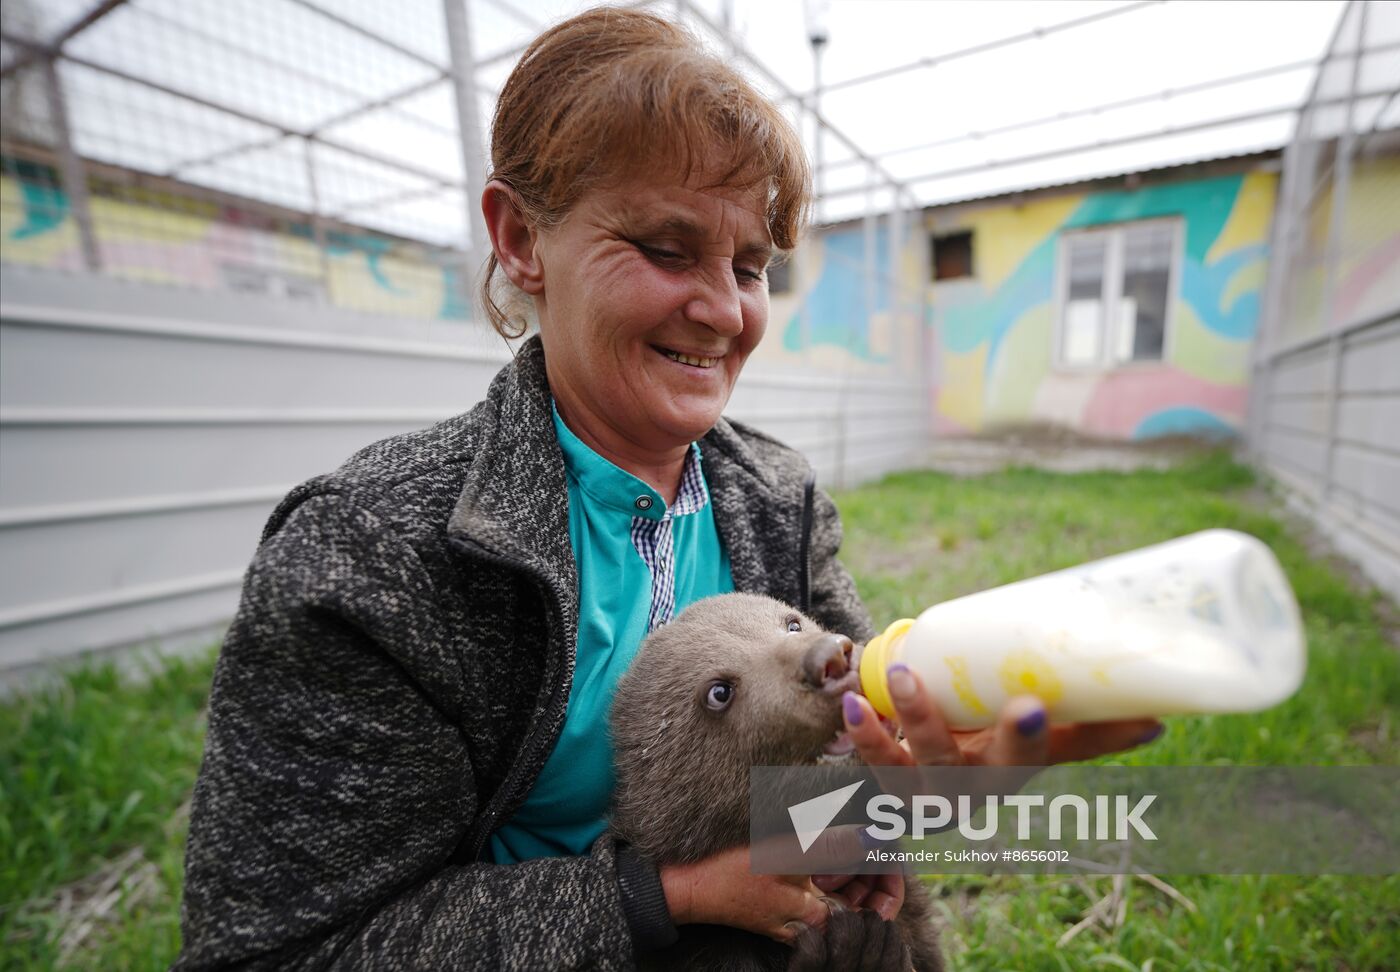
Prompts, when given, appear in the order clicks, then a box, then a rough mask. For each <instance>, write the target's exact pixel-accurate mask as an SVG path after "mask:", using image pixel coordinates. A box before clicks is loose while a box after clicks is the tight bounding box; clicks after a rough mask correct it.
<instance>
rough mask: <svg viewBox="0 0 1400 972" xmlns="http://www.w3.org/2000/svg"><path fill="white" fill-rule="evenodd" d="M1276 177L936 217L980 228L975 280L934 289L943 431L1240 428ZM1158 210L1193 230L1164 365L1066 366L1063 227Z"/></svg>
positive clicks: (932, 223) (1102, 432) (933, 227)
mask: <svg viewBox="0 0 1400 972" xmlns="http://www.w3.org/2000/svg"><path fill="white" fill-rule="evenodd" d="M1275 183H1276V178H1275V176H1274V175H1273V174H1272V173H1268V172H1260V171H1254V172H1248V173H1240V174H1234V175H1226V176H1219V177H1213V178H1200V179H1194V180H1185V181H1178V182H1171V183H1165V184H1159V185H1149V186H1144V187H1141V188H1138V189H1132V190H1123V191H1112V192H1089V193H1085V192H1068V193H1065V194H1063V195H1046V196H1041V197H1039V198H1035V199H1032V200H1030V201H1028V202H1025V203H1021V204H1007V203H998V204H994V205H987V206H964V207H955V208H954V207H950V208H947V209H943V210H934V211H932V212H930V213H929V214H928V227H929V229H930V231H932V232H935V233H938V234H943V233H947V232H951V231H954V230H960V229H967V230H971V231H972V233H973V250H974V266H975V277H974V279H972V280H970V281H966V282H954V283H951V284H949V283H939V284H935V285H933V286H932V287H931V291H930V305H931V324H932V328H933V344H934V352H933V357H934V361H933V367H932V374H933V377H932V382H933V385H934V389H933V409H934V427H935V434H942V435H966V434H975V433H983V432H988V431H994V430H996V429H998V428H1004V427H1009V426H1019V425H1027V424H1034V425H1039V424H1051V425H1055V426H1062V427H1066V428H1069V429H1073V430H1075V431H1077V432H1080V433H1083V434H1086V435H1091V436H1096V437H1104V438H1110V439H1145V438H1152V437H1156V436H1161V435H1175V434H1186V435H1208V436H1233V435H1235V434H1237V433H1238V432H1239V431H1240V429H1241V427H1242V425H1243V422H1244V416H1245V405H1246V398H1247V394H1248V383H1249V362H1250V344H1251V341H1252V339H1253V337H1254V333H1255V328H1256V326H1257V323H1258V316H1259V305H1260V299H1261V290H1262V286H1263V283H1264V278H1265V267H1266V260H1267V240H1268V234H1269V226H1270V219H1271V216H1272V212H1273V205H1274V193H1275ZM1160 217H1175V218H1177V219H1178V220H1180V222H1181V226H1182V232H1181V236H1182V238H1181V239H1180V240H1179V241H1178V245H1179V246H1180V248H1181V252H1180V253H1179V256H1178V260H1179V272H1178V273H1177V274H1176V283H1175V291H1174V293H1173V294H1172V295H1171V300H1170V305H1169V310H1168V317H1167V321H1168V323H1167V336H1166V346H1165V349H1164V357H1163V360H1162V361H1160V362H1153V363H1145V362H1137V363H1132V364H1128V365H1123V366H1120V367H1117V368H1106V369H1102V370H1096V371H1094V372H1092V373H1084V372H1083V371H1080V370H1074V371H1071V370H1066V369H1060V368H1057V367H1056V365H1055V363H1054V355H1053V350H1054V343H1053V342H1054V331H1055V315H1056V306H1055V300H1056V275H1057V266H1056V262H1057V253H1058V249H1059V245H1058V244H1059V237H1060V235H1061V234H1062V233H1063V232H1064V231H1067V230H1072V229H1082V228H1086V227H1094V226H1105V225H1110V224H1117V223H1128V222H1131V221H1134V220H1143V219H1152V218H1160Z"/></svg>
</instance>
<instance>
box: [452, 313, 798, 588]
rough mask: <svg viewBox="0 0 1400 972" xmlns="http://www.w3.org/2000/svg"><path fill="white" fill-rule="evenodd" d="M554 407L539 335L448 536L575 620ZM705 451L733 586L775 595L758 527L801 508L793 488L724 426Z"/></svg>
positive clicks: (483, 439) (489, 430) (490, 402)
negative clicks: (477, 550) (499, 564)
mask: <svg viewBox="0 0 1400 972" xmlns="http://www.w3.org/2000/svg"><path fill="white" fill-rule="evenodd" d="M552 401H553V400H552V398H551V397H550V392H549V383H548V380H547V379H546V376H545V367H544V347H543V345H542V344H541V342H540V338H539V336H538V335H535V336H534V337H531V338H530V339H529V340H528V341H526V342H525V343H524V344H523V345H522V346H521V348H520V350H519V353H518V354H516V356H515V360H514V361H512V362H511V363H510V364H508V365H507V366H506V367H505V368H503V369H501V371H500V372H499V373H498V374H497V375H496V377H495V378H494V379H493V380H492V382H491V387H490V388H489V390H488V391H487V394H486V399H485V400H484V401H483V402H482V404H481V405H480V406H479V407H478V415H477V417H478V419H479V421H480V423H481V425H480V429H481V435H480V437H479V438H478V439H477V442H476V448H475V449H474V455H473V457H472V459H471V461H470V463H469V465H468V467H467V471H466V475H465V480H464V484H463V488H462V492H461V494H460V495H459V496H458V498H457V503H456V505H455V506H454V508H453V510H452V514H451V516H450V517H449V518H448V523H447V532H448V534H449V535H450V536H452V537H454V538H457V539H461V540H467V541H469V542H471V543H473V544H474V545H476V546H478V547H481V548H483V549H484V550H485V551H486V553H487V554H488V555H492V556H494V557H496V558H500V559H506V560H510V561H514V562H517V563H519V564H521V565H522V566H525V567H527V568H529V569H530V570H531V571H532V572H534V573H536V574H537V575H541V576H543V577H544V578H547V579H549V580H551V581H554V582H557V583H558V584H559V588H560V589H561V590H560V593H561V594H563V593H565V592H567V595H568V600H570V602H571V603H569V604H568V605H566V606H567V607H568V608H569V609H571V611H572V612H574V613H576V611H577V604H576V603H573V602H576V600H577V591H578V572H577V567H576V566H575V564H574V557H573V550H572V548H571V547H570V545H569V513H568V483H567V479H566V473H565V469H564V454H563V452H562V450H561V449H560V448H559V441H558V439H557V437H556V435H555V431H554V419H553V414H552V412H551V405H552ZM701 450H702V454H703V469H704V473H705V479H706V481H707V483H708V485H709V489H710V501H711V502H712V503H713V504H714V507H715V524H716V526H717V527H718V528H719V533H720V538H721V540H722V541H723V542H724V545H725V548H726V550H727V551H728V553H729V561H730V570H731V573H732V575H733V579H734V586H735V588H736V589H737V590H750V591H762V590H767V589H768V588H769V586H770V585H771V584H772V582H773V580H774V578H772V577H771V576H770V571H769V569H768V568H767V567H766V566H765V565H764V563H763V561H762V557H761V553H760V552H761V550H762V548H763V546H764V545H763V544H761V543H760V539H761V538H760V537H759V536H758V532H757V530H758V528H759V527H760V526H767V527H770V528H771V527H774V526H777V523H775V519H777V517H776V513H777V510H779V509H784V508H790V507H791V505H792V502H793V498H792V497H791V496H784V495H783V494H785V493H788V492H791V491H792V490H791V488H789V489H785V488H784V486H785V485H789V484H781V483H777V482H775V481H774V479H773V476H772V473H771V472H770V471H769V470H768V469H767V468H765V467H764V466H763V464H762V463H760V462H759V461H758V460H757V458H756V457H755V456H754V454H753V453H752V451H751V450H750V449H749V447H748V445H747V444H746V443H745V442H744V441H743V439H742V438H741V437H740V436H739V434H738V433H737V432H736V431H735V430H734V428H733V427H732V426H731V425H730V424H729V423H728V422H726V421H725V420H724V419H720V420H719V421H718V422H717V423H716V424H715V427H714V428H712V429H711V430H710V431H709V432H708V433H706V435H705V436H704V438H703V439H701ZM797 488H800V486H799V487H797ZM775 503H776V507H775ZM566 616H567V615H566Z"/></svg>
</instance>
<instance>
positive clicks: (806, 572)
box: [797, 472, 817, 614]
mask: <svg viewBox="0 0 1400 972" xmlns="http://www.w3.org/2000/svg"><path fill="white" fill-rule="evenodd" d="M816 488H817V474H816V473H815V472H809V473H808V474H807V478H806V480H804V481H803V483H802V539H801V540H800V541H799V544H800V550H799V559H800V560H801V562H802V577H801V578H800V585H799V587H798V592H797V594H798V599H799V600H800V601H801V602H802V603H800V604H799V605H798V608H799V609H800V610H801V611H802V613H803V614H811V613H812V506H813V503H814V502H815V493H816Z"/></svg>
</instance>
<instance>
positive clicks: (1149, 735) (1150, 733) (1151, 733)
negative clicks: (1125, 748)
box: [1133, 722, 1167, 746]
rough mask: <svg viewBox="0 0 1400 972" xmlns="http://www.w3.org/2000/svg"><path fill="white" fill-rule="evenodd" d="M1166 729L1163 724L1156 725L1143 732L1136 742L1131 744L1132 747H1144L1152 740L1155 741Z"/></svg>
mask: <svg viewBox="0 0 1400 972" xmlns="http://www.w3.org/2000/svg"><path fill="white" fill-rule="evenodd" d="M1166 728H1167V727H1166V726H1165V725H1164V724H1163V723H1160V722H1159V723H1157V725H1155V726H1153V727H1152V728H1151V729H1149V730H1147V731H1146V732H1144V733H1143V734H1142V735H1141V736H1138V737H1137V740H1136V741H1135V742H1134V743H1133V745H1134V746H1144V745H1146V744H1147V743H1150V742H1151V741H1152V740H1154V739H1156V738H1157V737H1158V736H1160V735H1161V734H1162V733H1163V732H1165V731H1166Z"/></svg>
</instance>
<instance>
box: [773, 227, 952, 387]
mask: <svg viewBox="0 0 1400 972" xmlns="http://www.w3.org/2000/svg"><path fill="white" fill-rule="evenodd" d="M920 233H921V231H919V230H918V229H917V228H916V226H915V225H906V226H905V227H904V228H903V230H902V231H895V232H891V230H890V227H889V221H888V217H887V216H883V217H881V218H880V219H879V220H878V221H877V227H876V229H875V231H874V232H872V233H869V234H867V232H866V230H865V228H864V227H863V226H862V225H861V224H859V223H853V224H843V225H838V226H834V227H830V228H826V229H822V230H816V231H814V232H813V233H812V234H811V235H810V236H809V237H808V239H807V240H805V241H804V242H803V244H802V246H800V247H799V248H798V249H797V250H796V251H795V252H794V253H793V254H792V255H791V257H790V260H791V263H792V272H791V277H792V281H793V286H792V290H791V291H790V292H785V293H775V294H773V295H772V298H771V304H772V307H771V314H770V317H769V336H768V337H767V338H766V339H765V340H764V342H763V343H762V344H760V345H759V347H758V350H757V351H756V352H755V354H754V360H755V361H758V362H764V363H766V364H768V365H780V364H786V365H791V366H800V367H803V368H808V369H811V370H814V371H818V372H823V373H828V374H833V373H834V374H836V375H852V376H861V377H872V376H874V377H878V376H882V375H883V376H895V377H899V378H901V379H907V380H911V381H912V380H918V379H919V378H920V377H921V376H922V373H923V371H922V369H923V357H924V353H923V350H922V349H923V346H924V335H923V334H922V333H921V332H922V331H923V327H924V324H923V318H924V312H923V306H924V301H925V299H926V293H925V291H926V288H927V269H926V264H927V261H926V256H925V254H926V250H925V248H924V246H923V244H922V241H921V240H920Z"/></svg>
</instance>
